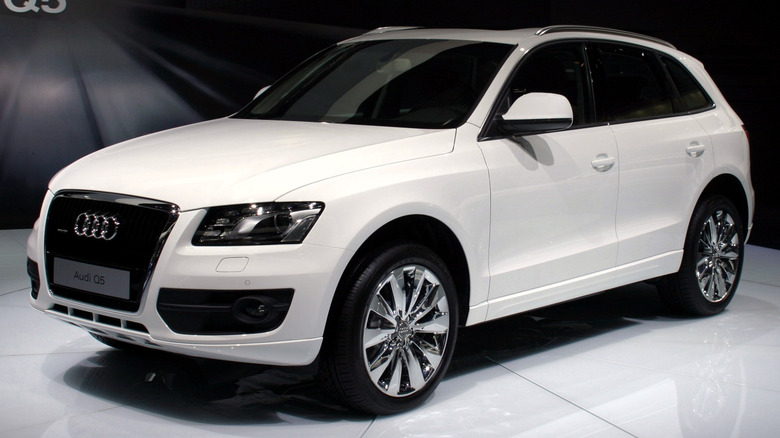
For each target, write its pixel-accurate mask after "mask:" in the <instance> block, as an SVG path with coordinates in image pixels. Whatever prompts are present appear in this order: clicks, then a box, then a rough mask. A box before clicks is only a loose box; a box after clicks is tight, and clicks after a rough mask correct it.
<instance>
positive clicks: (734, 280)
mask: <svg viewBox="0 0 780 438" xmlns="http://www.w3.org/2000/svg"><path fill="white" fill-rule="evenodd" d="M744 252H745V239H744V228H743V227H742V221H741V219H740V217H739V214H738V213H737V209H736V208H735V207H734V204H732V203H731V201H729V200H728V199H726V198H725V197H722V196H713V197H710V198H706V199H704V200H703V201H701V202H700V203H699V204H698V205H697V206H696V209H695V210H694V212H693V216H692V217H691V222H690V224H689V225H688V233H687V235H686V238H685V247H684V252H683V259H682V263H681V264H680V270H679V271H678V272H677V273H675V274H671V275H669V276H667V277H664V278H663V279H661V281H660V282H659V284H658V292H659V294H660V296H661V298H662V299H663V300H664V301H665V302H666V304H667V305H669V307H671V308H672V309H673V310H675V311H678V312H681V313H685V314H689V315H695V316H709V315H714V314H717V313H720V312H722V311H723V309H725V308H726V306H728V305H729V303H730V302H731V300H732V299H733V298H734V294H735V293H736V291H737V285H738V284H739V279H740V276H741V274H742V263H743V259H744Z"/></svg>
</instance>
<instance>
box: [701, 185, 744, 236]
mask: <svg viewBox="0 0 780 438" xmlns="http://www.w3.org/2000/svg"><path fill="white" fill-rule="evenodd" d="M715 195H721V196H724V197H726V198H727V199H728V200H729V201H731V203H732V204H734V206H735V207H736V208H737V212H738V213H739V218H740V220H741V222H742V227H743V232H744V233H745V236H747V235H748V230H749V228H750V215H751V211H750V204H749V203H748V196H747V194H746V193H745V190H744V188H743V186H742V182H741V181H740V180H739V178H737V177H736V176H734V175H731V174H721V175H718V176H717V177H715V178H713V180H712V181H710V183H709V184H707V187H705V188H704V190H703V191H702V193H701V195H700V196H699V199H698V200H697V204H698V203H699V202H701V201H702V200H704V199H707V198H709V197H710V196H715Z"/></svg>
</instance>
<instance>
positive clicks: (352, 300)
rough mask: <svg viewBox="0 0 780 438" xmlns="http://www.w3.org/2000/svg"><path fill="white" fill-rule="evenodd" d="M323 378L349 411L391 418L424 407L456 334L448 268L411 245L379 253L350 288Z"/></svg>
mask: <svg viewBox="0 0 780 438" xmlns="http://www.w3.org/2000/svg"><path fill="white" fill-rule="evenodd" d="M347 288H348V289H347V291H346V296H345V298H344V302H343V304H342V305H341V306H340V308H339V309H337V311H339V314H338V315H337V318H338V319H337V320H336V321H335V323H334V324H333V325H332V327H331V329H330V330H329V332H328V333H327V338H326V345H325V348H324V351H323V357H322V360H321V363H320V366H321V372H320V375H321V377H322V379H323V381H324V383H325V384H326V386H328V387H329V388H330V389H331V390H332V391H333V392H335V393H336V395H337V396H338V397H339V398H341V399H342V400H343V401H345V402H346V403H347V404H349V405H350V406H352V407H353V408H356V409H358V410H362V411H365V412H369V413H373V414H393V413H397V412H402V411H405V410H408V409H411V408H413V407H415V406H418V405H419V404H421V403H422V402H424V401H425V400H426V399H427V398H428V397H429V396H430V395H431V394H432V393H433V390H434V389H435V388H436V386H437V385H438V383H439V381H440V380H441V379H442V377H443V376H444V373H445V371H446V369H447V366H448V365H449V363H450V359H451V358H452V352H453V347H454V343H455V338H456V334H457V327H458V312H457V309H458V305H457V295H456V293H455V285H454V282H453V280H452V276H451V275H450V273H449V271H448V270H447V267H446V265H445V264H444V263H443V262H442V261H441V259H440V258H439V257H438V256H437V255H436V254H435V253H434V252H433V251H431V250H430V249H428V248H426V247H424V246H420V245H417V244H414V243H402V244H395V245H390V246H387V247H385V248H382V249H380V250H378V251H376V252H375V253H374V254H373V255H371V256H369V257H367V258H366V260H365V261H364V262H363V263H362V264H361V265H360V266H359V267H358V269H357V271H356V273H355V275H354V276H353V281H351V282H350V284H348V285H347Z"/></svg>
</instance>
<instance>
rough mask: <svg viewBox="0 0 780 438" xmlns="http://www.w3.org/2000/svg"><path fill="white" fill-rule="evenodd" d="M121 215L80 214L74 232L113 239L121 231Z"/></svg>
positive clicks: (82, 235)
mask: <svg viewBox="0 0 780 438" xmlns="http://www.w3.org/2000/svg"><path fill="white" fill-rule="evenodd" d="M119 223H120V221H119V216H117V215H109V214H99V213H91V212H84V213H81V214H80V215H78V217H77V218H76V223H75V224H74V226H73V232H74V233H76V235H77V236H80V237H89V238H92V239H98V240H112V239H113V238H114V237H116V234H117V233H118V232H119Z"/></svg>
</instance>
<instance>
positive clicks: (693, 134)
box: [588, 43, 713, 277]
mask: <svg viewBox="0 0 780 438" xmlns="http://www.w3.org/2000/svg"><path fill="white" fill-rule="evenodd" d="M588 54H589V61H590V65H591V68H592V72H593V88H594V94H595V101H596V120H597V121H598V122H602V123H609V124H610V126H611V128H612V132H613V133H614V135H615V139H616V141H617V144H618V151H619V156H620V170H619V174H620V189H619V192H618V208H617V217H616V232H617V237H618V241H619V242H620V243H619V247H618V255H617V265H618V266H621V265H626V264H630V263H633V262H638V261H648V260H650V259H652V258H656V257H659V256H664V255H668V254H670V253H672V252H674V251H679V250H681V249H682V245H683V240H684V237H685V233H686V230H687V226H688V220H689V211H690V209H691V206H692V205H693V203H694V202H695V200H696V199H695V198H696V197H697V196H698V192H699V187H700V186H701V184H702V180H703V178H705V177H706V176H707V173H708V169H711V168H712V167H711V166H712V162H713V155H712V151H711V141H710V137H709V135H708V134H707V132H705V131H704V129H702V127H701V125H700V124H699V123H698V122H697V121H696V120H695V119H694V118H693V117H692V116H690V115H688V114H687V109H686V108H685V104H684V103H683V102H682V99H680V97H679V96H678V95H677V94H676V92H675V90H674V87H673V86H672V85H671V83H670V82H669V76H668V74H667V71H666V69H665V67H664V66H663V65H662V63H661V62H660V59H659V57H658V56H657V55H656V53H655V52H654V51H651V50H648V49H645V48H641V47H637V46H630V45H624V44H616V43H591V44H589V45H588ZM654 266H655V265H654V264H653V263H652V262H651V263H647V266H646V269H650V270H652V269H656V267H654ZM657 268H658V269H660V270H664V269H668V267H662V266H658V267H657ZM640 271H641V270H640ZM635 273H636V274H637V275H639V276H640V277H644V276H646V275H647V274H646V273H642V272H635Z"/></svg>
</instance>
